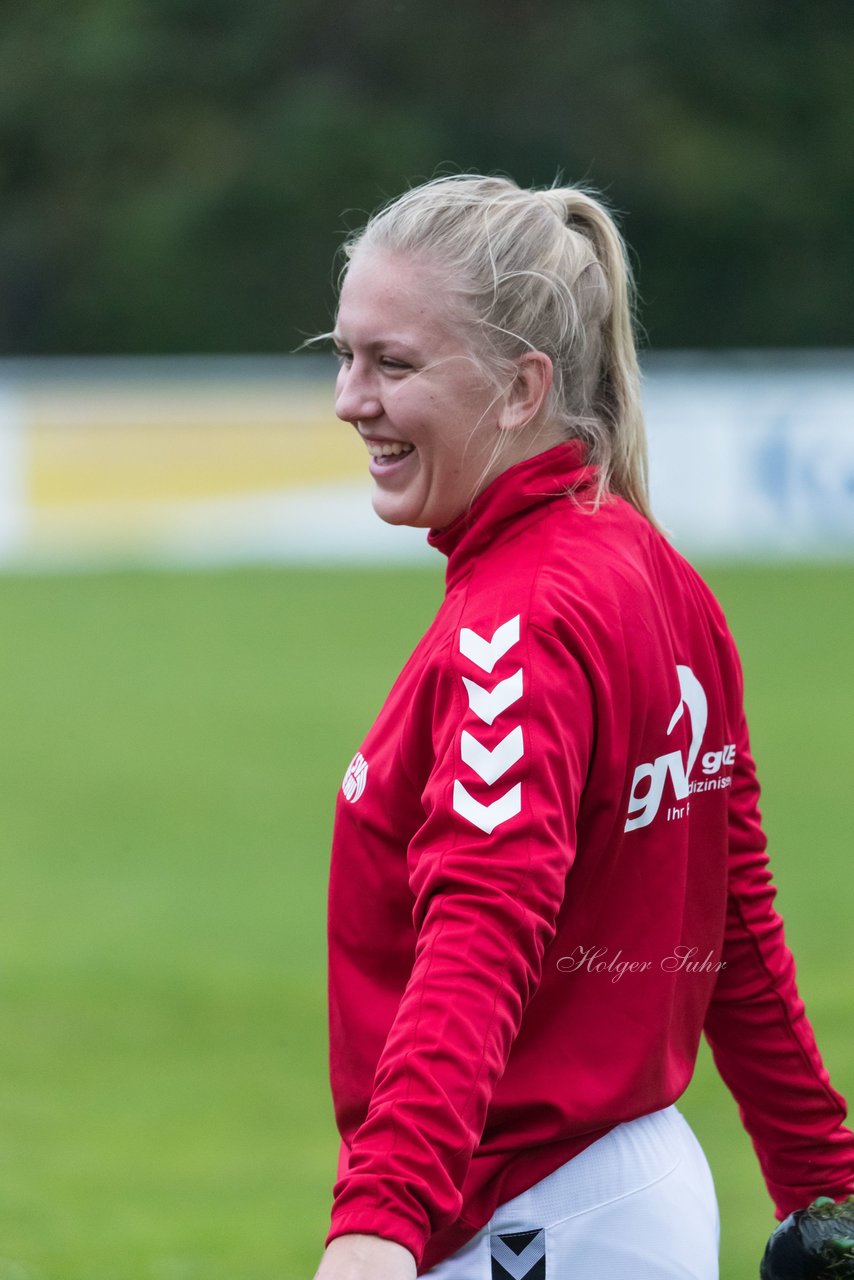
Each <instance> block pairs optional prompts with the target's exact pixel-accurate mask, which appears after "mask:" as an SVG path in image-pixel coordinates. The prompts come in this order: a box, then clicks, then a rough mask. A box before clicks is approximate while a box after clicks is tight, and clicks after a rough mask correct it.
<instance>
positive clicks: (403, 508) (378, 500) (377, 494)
mask: <svg viewBox="0 0 854 1280" xmlns="http://www.w3.org/2000/svg"><path fill="white" fill-rule="evenodd" d="M371 504H372V505H373V508H374V511H375V512H376V514H377V515H378V516H379V518H380V520H383V521H384V522H385V523H386V524H398V525H403V524H405V525H409V526H410V527H411V528H413V529H429V528H430V524H429V522H428V521H426V520H424V519H423V517H422V515H421V512H420V511H419V510H418V509H417V507H416V505H415V503H412V502H407V501H406V500H405V499H404V498H403V496H402V495H400V494H390V493H383V492H382V490H381V489H378V488H376V487H375V488H374V492H373V495H372V497H371Z"/></svg>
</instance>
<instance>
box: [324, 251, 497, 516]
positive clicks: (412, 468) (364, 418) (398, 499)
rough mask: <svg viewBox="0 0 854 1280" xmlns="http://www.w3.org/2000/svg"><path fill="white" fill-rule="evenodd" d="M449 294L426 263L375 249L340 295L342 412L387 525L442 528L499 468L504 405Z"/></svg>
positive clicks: (359, 257)
mask: <svg viewBox="0 0 854 1280" xmlns="http://www.w3.org/2000/svg"><path fill="white" fill-rule="evenodd" d="M446 291H447V285H446V284H445V283H444V281H443V279H442V277H441V276H440V275H439V273H438V272H436V271H434V270H432V269H431V268H430V267H429V265H427V264H425V263H424V262H422V261H412V260H411V259H408V258H404V257H402V256H399V255H393V254H391V253H387V252H385V251H382V250H376V249H360V250H358V251H357V253H356V254H355V256H354V258H353V260H352V262H351V263H350V267H349V269H348V271H347V275H346V277H345V280H344V285H343V288H342V290H341V299H340V304H339V308H338V318H337V323H336V326H335V339H336V343H337V347H338V353H339V358H340V361H341V370H340V372H339V374H338V381H337V384H336V401H335V411H336V413H337V414H338V417H339V418H341V419H342V420H343V421H344V422H350V423H352V424H353V426H354V427H355V428H356V430H357V431H358V433H359V435H360V436H361V437H362V439H363V440H364V442H365V444H366V446H367V449H368V452H369V454H370V455H371V457H370V462H369V464H368V466H369V470H370V473H371V475H372V476H373V479H374V492H373V505H374V510H375V511H376V513H377V515H379V516H380V517H381V518H382V519H383V520H386V521H388V523H389V524H408V525H415V526H417V527H420V528H435V529H441V528H444V527H445V526H446V525H448V524H450V522H451V521H452V520H453V519H454V518H455V517H456V516H458V515H460V514H461V513H462V512H463V511H464V510H465V509H466V507H467V506H468V505H469V503H470V502H471V500H472V498H474V497H475V496H476V494H477V493H478V492H479V491H480V490H481V489H483V488H485V486H486V485H487V484H488V483H489V481H490V480H491V479H493V478H494V476H495V474H497V472H498V471H499V470H501V469H502V467H501V466H500V465H496V464H495V462H494V461H492V459H493V454H494V451H495V446H496V445H497V443H498V440H499V436H500V430H501V426H500V424H501V408H500V406H501V400H502V397H501V396H500V394H499V393H497V392H496V389H495V386H494V384H492V383H490V382H488V381H487V380H486V379H485V378H484V376H483V374H482V373H481V372H480V371H479V369H478V366H477V364H476V362H475V361H474V360H473V358H472V355H471V352H470V351H469V350H468V349H467V348H466V346H465V345H464V342H463V339H462V338H461V336H460V333H459V330H458V328H456V327H455V326H454V324H453V322H452V318H451V316H450V315H449V313H448V308H447V306H446V305H445V304H444V302H443V295H444V294H445V292H446ZM504 465H505V466H506V465H508V464H507V463H506V462H505V463H504Z"/></svg>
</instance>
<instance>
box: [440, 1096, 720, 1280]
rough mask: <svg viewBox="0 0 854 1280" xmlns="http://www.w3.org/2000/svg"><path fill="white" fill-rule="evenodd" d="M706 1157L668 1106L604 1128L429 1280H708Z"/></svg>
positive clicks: (712, 1236) (713, 1203) (712, 1241)
mask: <svg viewBox="0 0 854 1280" xmlns="http://www.w3.org/2000/svg"><path fill="white" fill-rule="evenodd" d="M718 1239H719V1220H718V1205H717V1199H716V1197H715V1188H714V1185H713V1183H712V1175H711V1172H710V1170H709V1166H708V1163H707V1161H706V1157H705V1156H704V1155H703V1151H702V1149H701V1147H700V1144H699V1142H698V1141H697V1139H696V1138H695V1137H694V1134H693V1132H692V1130H691V1129H690V1127H689V1126H688V1124H687V1122H686V1121H685V1119H684V1118H683V1117H682V1115H680V1113H679V1112H678V1111H677V1110H676V1108H675V1107H667V1108H665V1110H664V1111H655V1112H653V1113H652V1115H648V1116H642V1117H641V1118H640V1119H639V1120H631V1121H629V1122H628V1123H627V1124H621V1125H619V1126H618V1127H617V1128H616V1129H612V1130H611V1132H610V1133H608V1134H606V1135H605V1137H604V1138H600V1139H599V1141H598V1142H594V1143H593V1145H592V1146H589V1147H588V1148H587V1149H586V1151H582V1152H581V1154H580V1155H578V1156H576V1157H575V1159H574V1160H570V1161H569V1162H568V1163H567V1164H565V1165H563V1166H562V1167H561V1168H560V1169H556V1170H555V1172H554V1173H551V1174H549V1176H548V1177H547V1178H543V1180H542V1182H538V1183H537V1184H536V1186H533V1187H531V1188H530V1189H529V1190H528V1191H523V1192H522V1194H521V1195H519V1196H516V1197H515V1199H513V1200H508V1202H507V1203H506V1204H502V1205H500V1206H499V1207H498V1209H496V1211H495V1213H494V1214H493V1216H492V1218H491V1219H490V1221H489V1222H488V1223H487V1224H486V1226H485V1227H483V1228H482V1229H481V1230H480V1231H479V1232H478V1234H477V1235H476V1236H474V1237H473V1239H471V1240H469V1241H468V1243H467V1244H465V1245H463V1247H462V1249H459V1250H458V1251H457V1252H456V1253H455V1254H453V1255H452V1256H451V1257H450V1258H446V1259H445V1260H444V1262H440V1263H439V1264H438V1265H437V1266H435V1267H433V1268H432V1269H431V1270H430V1271H428V1272H425V1275H427V1276H429V1277H430V1280H717V1278H718Z"/></svg>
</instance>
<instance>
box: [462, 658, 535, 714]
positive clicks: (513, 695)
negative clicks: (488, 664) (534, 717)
mask: <svg viewBox="0 0 854 1280" xmlns="http://www.w3.org/2000/svg"><path fill="white" fill-rule="evenodd" d="M463 684H464V685H465V687H466V692H467V693H468V696H469V706H470V707H471V709H472V711H473V712H474V713H475V715H476V716H477V718H478V720H482V721H483V723H484V724H492V723H493V721H494V720H497V718H498V717H499V716H500V715H501V713H502V711H506V710H507V708H508V707H512V706H513V703H514V702H518V701H519V699H520V698H521V696H522V668H521V667H520V668H519V670H518V671H517V672H515V673H514V675H512V676H508V677H507V679H506V680H501V681H500V682H499V683H498V684H497V685H496V686H495V688H494V689H484V688H482V687H481V685H479V684H476V683H475V682H474V680H467V679H466V678H465V676H463Z"/></svg>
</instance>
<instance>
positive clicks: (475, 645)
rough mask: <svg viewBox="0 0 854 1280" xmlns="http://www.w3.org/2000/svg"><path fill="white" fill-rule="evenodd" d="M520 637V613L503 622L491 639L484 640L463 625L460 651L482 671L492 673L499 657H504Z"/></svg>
mask: <svg viewBox="0 0 854 1280" xmlns="http://www.w3.org/2000/svg"><path fill="white" fill-rule="evenodd" d="M518 639H519V614H518V613H517V614H516V617H515V618H511V619H510V621H509V622H505V623H503V624H502V625H501V626H500V627H498V628H497V629H496V631H495V634H494V635H493V637H492V639H491V640H484V638H483V636H479V635H478V634H477V632H476V631H470V630H469V628H468V627H463V629H462V631H461V632H460V653H461V654H462V655H463V657H464V658H468V659H469V660H470V661H471V662H473V663H474V665H475V666H476V667H480V669H481V671H486V672H487V673H490V672H491V671H492V668H493V667H494V666H495V664H496V662H497V661H498V659H499V658H503V657H504V655H505V653H506V652H507V650H508V649H512V648H513V646H514V644H516V643H517V641H518Z"/></svg>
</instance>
